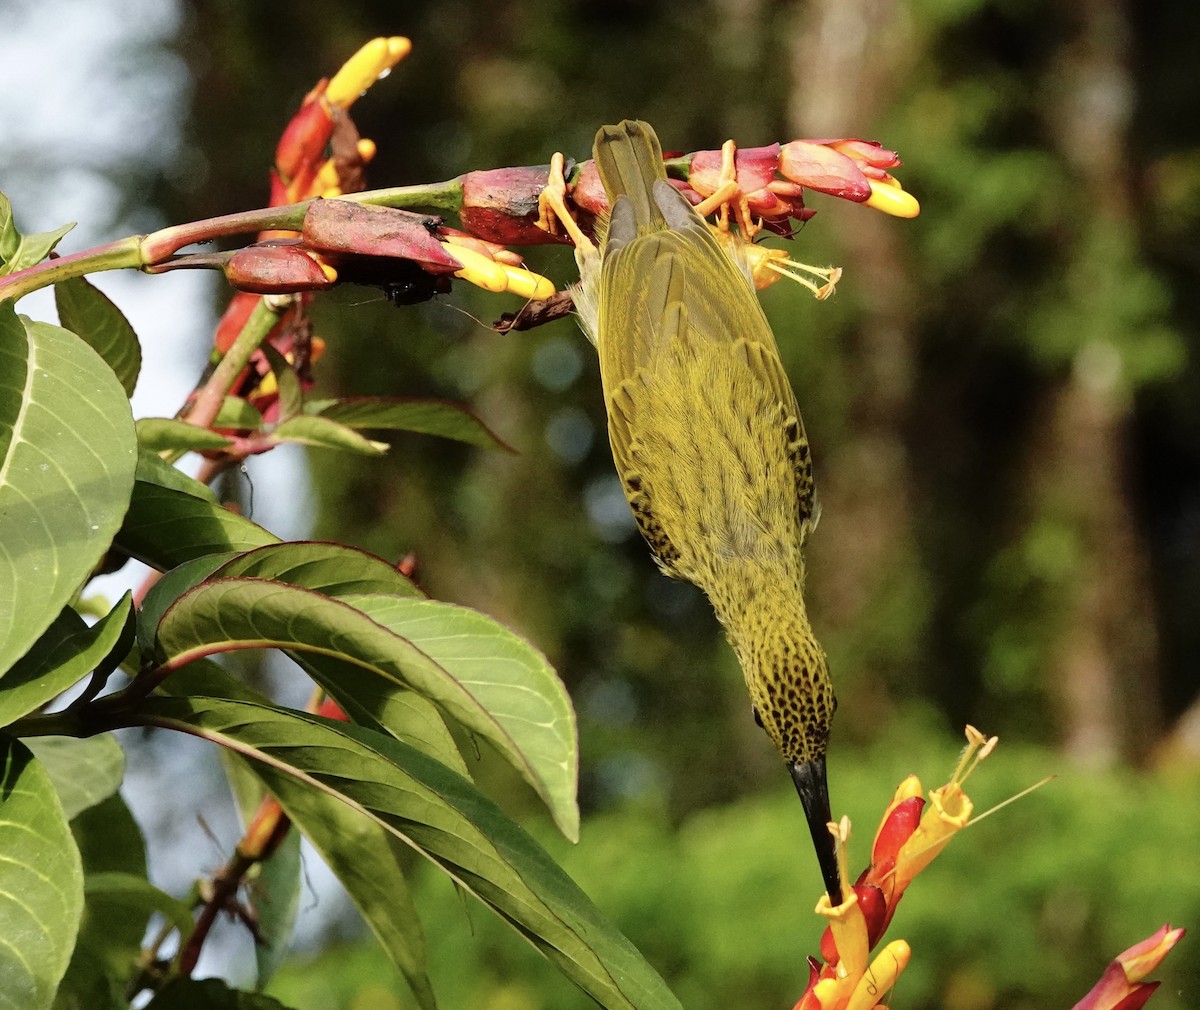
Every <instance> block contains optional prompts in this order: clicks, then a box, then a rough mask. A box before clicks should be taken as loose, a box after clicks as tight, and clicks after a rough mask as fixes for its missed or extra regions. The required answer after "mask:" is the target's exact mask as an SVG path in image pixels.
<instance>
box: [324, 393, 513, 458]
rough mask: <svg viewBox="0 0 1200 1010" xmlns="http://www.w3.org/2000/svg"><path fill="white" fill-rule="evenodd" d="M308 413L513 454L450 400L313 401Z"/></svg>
mask: <svg viewBox="0 0 1200 1010" xmlns="http://www.w3.org/2000/svg"><path fill="white" fill-rule="evenodd" d="M305 410H306V411H307V412H308V413H310V414H318V415H320V416H321V417H327V418H329V419H330V420H331V421H337V422H338V423H340V424H344V425H346V426H347V427H349V428H378V429H381V430H394V431H415V432H419V433H420V434H423V435H440V436H441V437H442V438H451V439H454V440H455V441H456V442H466V443H467V444H469V445H476V446H479V447H480V448H482V449H503V450H504V451H505V452H512V451H513V448H512V446H510V445H509V444H508V443H507V442H505V441H504V440H503V439H501V438H500V436H499V435H497V434H496V433H495V432H494V431H492V430H491V429H490V428H489V427H488V426H487V425H485V424H484V423H483V422H482V421H481V420H479V418H478V417H476V416H475V415H474V414H472V413H471V411H469V410H468V409H467V408H466V407H464V406H463V405H462V404H460V403H452V402H450V401H449V400H416V399H405V398H402V397H353V398H348V399H344V400H313V401H310V402H309V403H308V404H306V405H305Z"/></svg>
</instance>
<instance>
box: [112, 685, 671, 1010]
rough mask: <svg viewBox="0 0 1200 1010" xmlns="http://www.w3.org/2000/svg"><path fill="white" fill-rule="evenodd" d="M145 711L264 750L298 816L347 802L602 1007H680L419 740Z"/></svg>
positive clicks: (275, 719)
mask: <svg viewBox="0 0 1200 1010" xmlns="http://www.w3.org/2000/svg"><path fill="white" fill-rule="evenodd" d="M134 718H135V720H136V721H137V722H145V723H147V724H152V725H158V726H165V727H170V728H175V729H179V730H182V731H185V732H189V733H193V734H195V735H197V736H200V737H204V738H205V739H209V740H212V741H214V742H216V743H220V744H222V745H224V746H227V747H231V748H232V749H234V750H235V751H237V752H239V753H241V754H243V755H244V756H246V757H249V758H253V759H254V760H255V761H256V762H259V763H258V764H256V765H255V767H256V768H257V770H258V773H259V774H260V775H261V776H262V778H263V781H264V784H265V785H266V787H267V788H268V789H269V790H270V791H271V792H272V793H274V794H275V795H276V796H277V797H278V798H279V801H280V803H281V804H282V805H283V807H284V809H285V810H287V811H288V812H289V814H290V813H291V808H292V805H293V803H296V802H297V797H298V795H300V794H302V793H305V792H307V791H308V790H312V789H317V790H320V791H321V792H323V793H325V794H326V795H327V796H330V797H337V798H339V799H341V800H342V801H344V802H346V803H347V804H349V805H350V806H351V807H352V808H353V809H355V810H357V811H358V812H359V813H360V814H362V815H364V816H367V817H370V818H371V819H373V820H374V821H375V822H376V823H378V824H379V825H380V826H382V827H384V828H386V829H387V830H388V831H389V832H390V833H392V834H394V835H395V837H397V838H398V839H401V840H403V841H404V842H406V843H407V844H409V845H412V846H413V847H414V848H416V849H417V850H418V851H419V852H422V853H424V854H425V855H427V856H428V857H429V858H431V859H432V860H434V861H435V862H436V863H438V864H439V865H440V866H442V867H443V869H445V870H446V872H447V873H449V874H450V875H451V876H452V877H453V878H454V879H455V880H456V881H457V882H458V883H459V884H460V885H462V886H463V887H465V888H467V889H468V890H470V891H472V892H473V893H475V894H476V895H478V896H479V897H480V898H481V899H482V900H483V901H485V902H486V903H487V904H489V905H491V906H492V907H493V908H494V909H495V910H496V911H497V912H499V913H500V915H502V916H503V917H504V918H505V919H507V920H509V921H510V922H512V923H513V924H514V925H515V926H516V927H517V929H518V930H519V931H520V932H521V934H522V935H523V936H525V937H526V938H527V939H528V940H530V941H531V942H532V943H533V944H534V945H535V946H536V947H537V948H538V949H539V950H541V951H542V953H543V954H545V955H546V956H547V957H548V958H549V959H550V960H551V961H552V962H553V963H554V964H556V965H557V966H558V967H559V968H560V969H561V970H562V971H563V972H565V973H566V974H567V975H568V976H569V977H570V978H571V979H573V980H574V981H575V982H576V983H577V984H578V985H580V986H581V987H582V988H583V989H584V990H585V991H586V992H588V993H589V994H590V995H591V996H592V997H593V998H594V999H595V1000H596V1001H597V1002H598V1003H600V1005H601V1006H604V1007H609V1008H618V1007H619V1008H625V1010H630V1008H640V1010H652V1008H661V1010H679V1002H678V1001H677V1000H676V999H675V998H674V996H672V995H671V993H670V991H669V990H668V989H667V987H666V985H665V984H664V983H663V981H662V979H661V978H659V976H658V975H657V974H656V973H655V972H654V970H653V969H652V968H651V967H650V966H649V965H648V964H646V962H645V960H644V959H643V958H642V956H641V955H640V954H639V953H638V952H637V950H636V949H635V948H634V947H633V946H632V944H630V943H629V941H628V940H627V939H626V938H625V937H624V936H622V935H621V933H620V932H619V931H618V930H616V929H615V928H614V927H613V926H612V925H611V923H609V922H608V921H607V920H606V919H605V918H604V916H603V915H602V914H601V913H600V912H599V911H598V910H597V909H596V908H595V906H594V905H592V903H591V902H590V901H589V900H588V898H587V896H586V895H585V894H584V893H583V892H582V891H580V890H579V888H578V887H577V886H576V885H575V884H574V882H572V881H571V879H570V878H569V877H568V876H567V875H566V874H565V873H564V872H563V871H562V869H561V868H560V867H559V866H558V865H557V864H556V863H555V862H554V861H553V860H552V859H551V858H550V856H549V855H548V854H547V853H546V852H545V851H544V850H543V849H542V848H541V847H540V846H539V845H538V844H537V843H536V842H535V841H534V840H533V839H532V838H530V837H529V836H528V835H527V834H526V833H525V832H524V831H523V830H522V829H521V828H520V827H518V826H517V825H516V824H514V823H513V822H512V821H511V820H510V819H509V818H508V817H507V816H506V815H505V814H504V812H503V811H501V810H500V809H499V808H498V807H497V806H496V805H495V804H494V803H492V802H491V801H490V800H488V799H487V798H486V797H484V796H483V795H482V794H481V793H479V792H478V790H476V789H475V787H474V786H472V785H471V784H470V783H469V782H467V781H466V780H465V779H463V778H461V777H460V776H458V775H456V774H454V773H453V772H452V771H450V770H449V769H447V768H446V767H445V766H444V765H442V764H440V763H439V762H437V761H434V760H433V759H431V758H429V757H427V756H426V755H424V754H422V753H421V752H420V751H418V750H416V749H415V748H412V747H408V746H406V745H405V744H403V743H400V742H398V741H396V740H392V739H391V738H389V737H385V736H383V735H381V734H379V733H375V732H373V731H371V730H368V729H364V728H363V727H360V726H353V725H350V724H346V723H334V722H331V721H329V720H323V719H319V718H316V717H313V716H302V715H298V714H294V713H287V712H282V711H279V710H277V709H272V708H267V707H263V706H258V705H248V704H245V703H240V702H232V701H225V700H221V699H215V698H199V697H189V698H167V697H151V698H148V699H146V701H145V702H144V703H143V705H142V707H141V708H140V710H139V712H138V713H137V714H136V716H135V717H134Z"/></svg>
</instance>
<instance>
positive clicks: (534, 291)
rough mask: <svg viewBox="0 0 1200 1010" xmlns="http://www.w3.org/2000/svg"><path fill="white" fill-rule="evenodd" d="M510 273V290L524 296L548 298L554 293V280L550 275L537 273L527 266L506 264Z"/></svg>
mask: <svg viewBox="0 0 1200 1010" xmlns="http://www.w3.org/2000/svg"><path fill="white" fill-rule="evenodd" d="M504 271H505V273H507V274H508V290H509V291H511V292H512V293H513V294H514V295H520V296H521V297H522V298H534V299H539V300H540V299H546V298H550V297H551V296H552V295H553V294H554V291H555V289H554V282H553V281H551V280H550V278H549V277H544V276H542V275H541V274H535V273H534V272H533V271H532V270H529V269H527V268H526V267H513V266H508V265H504Z"/></svg>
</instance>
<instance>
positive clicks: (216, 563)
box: [137, 551, 238, 654]
mask: <svg viewBox="0 0 1200 1010" xmlns="http://www.w3.org/2000/svg"><path fill="white" fill-rule="evenodd" d="M234 557H238V555H237V554H236V553H235V552H233V551H222V552H220V553H218V554H204V555H201V556H200V557H198V558H192V560H191V561H185V562H183V564H181V565H176V566H175V567H174V568H172V569H171V570H170V571H169V572H164V573H163V576H162V578H160V579H159V580H158V581H157V582H155V583H154V585H153V586H151V587H150V591H149V592H148V593H147V594H146V598H145V599H144V600H143V601H142V608H141V610H140V611H139V612H138V615H137V640H138V645H139V646H140V647H141V649H142V652H143V653H146V654H150V653H153V651H154V636H155V635H157V634H158V622H159V621H161V620H162V616H163V614H165V613H166V612H167V610H169V609H170V608H171V607H172V606H173V605H174V604H175V601H176V600H178V599H179V597H181V596H182V595H183V594H184V593H186V592H187V591H188V590H189V589H191V588H193V587H194V586H198V585H199V584H200V583H201V582H203V581H204V580H205V579H207V578H208V577H209V576H210V575H211V574H212V573H213V572H214V571H216V569H218V568H220V567H221V565H223V564H224V563H225V562H226V561H228V560H229V559H230V558H234Z"/></svg>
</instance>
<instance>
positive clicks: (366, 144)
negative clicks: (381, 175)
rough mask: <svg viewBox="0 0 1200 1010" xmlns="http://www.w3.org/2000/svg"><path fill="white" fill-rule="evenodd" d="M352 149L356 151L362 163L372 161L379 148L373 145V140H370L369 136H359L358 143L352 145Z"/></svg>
mask: <svg viewBox="0 0 1200 1010" xmlns="http://www.w3.org/2000/svg"><path fill="white" fill-rule="evenodd" d="M354 149H355V151H357V152H358V156H359V158H361V159H362V161H363V162H364V163H366V162H368V161H373V160H374V158H375V155H376V153H377V152H378V150H379V148H378V147H376V145H375V141H373V140H371V138H370V137H360V138H359V141H358V143H357V144H355V145H354Z"/></svg>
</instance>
